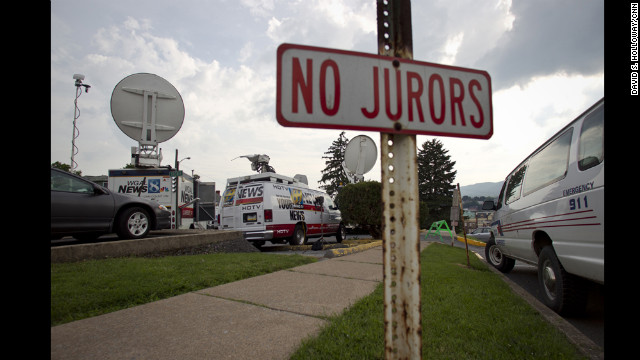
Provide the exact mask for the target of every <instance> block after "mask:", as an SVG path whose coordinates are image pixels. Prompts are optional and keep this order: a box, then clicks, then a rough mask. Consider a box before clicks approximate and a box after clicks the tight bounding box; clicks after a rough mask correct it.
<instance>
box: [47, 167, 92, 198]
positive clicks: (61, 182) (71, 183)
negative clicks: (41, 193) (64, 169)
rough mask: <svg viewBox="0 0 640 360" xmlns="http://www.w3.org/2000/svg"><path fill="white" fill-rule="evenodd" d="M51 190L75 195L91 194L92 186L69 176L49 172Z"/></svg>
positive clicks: (52, 171)
mask: <svg viewBox="0 0 640 360" xmlns="http://www.w3.org/2000/svg"><path fill="white" fill-rule="evenodd" d="M51 190H52V191H66V192H75V193H93V191H94V190H93V185H92V184H91V183H88V182H86V181H83V180H81V179H78V178H76V177H74V176H72V175H70V174H65V173H61V172H58V171H54V170H51Z"/></svg>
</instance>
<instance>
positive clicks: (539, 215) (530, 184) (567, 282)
mask: <svg viewBox="0 0 640 360" xmlns="http://www.w3.org/2000/svg"><path fill="white" fill-rule="evenodd" d="M483 210H495V211H496V212H495V215H494V220H495V221H494V222H493V223H492V224H491V227H492V229H491V232H492V235H491V237H490V238H489V241H487V245H486V247H485V254H486V259H487V262H489V263H490V264H491V265H493V266H494V267H495V268H497V269H498V270H500V271H502V272H504V273H507V272H509V271H511V270H512V269H513V267H514V264H515V261H516V260H519V261H523V262H525V263H529V264H533V265H537V267H538V283H539V286H540V288H541V292H542V295H543V299H544V302H545V303H546V305H547V306H548V307H550V308H551V309H553V310H554V311H556V312H558V313H560V314H568V313H579V312H580V311H581V310H583V309H584V306H585V304H586V298H587V291H586V290H587V286H586V285H587V283H586V282H585V279H586V280H590V281H594V282H597V283H600V284H604V98H602V99H601V100H600V101H598V102H597V103H595V104H594V105H593V106H591V107H590V108H589V109H588V110H587V111H585V112H584V113H582V114H581V115H580V116H578V117H577V118H576V119H575V120H573V121H572V122H571V123H569V124H568V125H567V126H565V127H564V128H562V129H561V130H560V131H559V132H558V133H556V134H555V135H554V136H553V137H551V138H550V139H549V140H547V141H546V142H545V143H544V144H543V145H542V146H540V147H539V148H538V149H536V150H535V151H534V152H533V153H532V154H531V155H530V156H529V157H527V158H526V159H525V160H524V161H523V162H522V163H520V164H519V165H518V166H517V167H516V168H515V169H514V170H513V171H512V172H511V173H510V174H509V175H508V176H507V178H506V179H505V181H504V184H503V185H502V189H501V190H500V195H499V196H498V202H497V204H494V203H493V201H488V202H485V203H484V204H483Z"/></svg>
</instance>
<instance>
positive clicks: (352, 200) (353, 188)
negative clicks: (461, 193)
mask: <svg viewBox="0 0 640 360" xmlns="http://www.w3.org/2000/svg"><path fill="white" fill-rule="evenodd" d="M348 143H349V141H348V139H347V138H346V136H345V132H344V131H343V132H341V133H340V135H339V136H338V139H336V140H335V141H333V142H332V144H331V146H329V148H328V150H327V151H326V152H325V153H324V156H323V157H322V158H323V159H325V165H326V167H325V169H324V170H322V177H321V179H320V180H319V181H318V183H321V184H322V185H320V186H319V187H320V188H321V189H323V190H324V191H326V192H327V193H328V194H329V195H331V196H332V197H334V198H335V200H336V203H337V204H338V206H339V207H340V209H341V212H342V218H343V221H345V222H351V223H357V224H360V225H362V226H364V227H367V228H368V229H369V230H370V232H371V235H372V236H375V235H374V234H376V233H378V231H379V228H380V226H381V224H380V221H381V218H382V208H381V191H382V187H381V184H380V182H378V181H364V182H363V183H357V184H349V181H348V178H347V176H346V173H345V170H344V169H343V167H342V163H343V161H344V150H345V149H346V147H347V144H348ZM448 152H449V151H448V150H446V149H445V148H444V146H443V144H442V142H441V141H440V140H438V139H435V138H434V139H431V140H427V141H425V142H424V143H423V144H422V145H421V147H419V148H418V154H417V160H418V164H417V165H418V193H419V199H420V205H419V206H420V219H419V221H420V227H421V228H427V229H428V228H429V226H430V225H431V223H433V222H435V221H439V220H447V221H448V220H449V216H450V209H451V202H452V197H453V190H454V189H455V185H454V183H453V181H454V179H455V177H456V173H457V171H456V170H453V167H454V166H455V164H456V162H455V161H452V160H451V156H450V155H448Z"/></svg>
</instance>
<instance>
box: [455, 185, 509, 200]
mask: <svg viewBox="0 0 640 360" xmlns="http://www.w3.org/2000/svg"><path fill="white" fill-rule="evenodd" d="M501 186H502V181H500V182H483V183H477V184H472V185H466V186H460V193H461V194H462V196H469V197H476V196H492V197H496V198H497V197H498V193H499V192H500V187H501Z"/></svg>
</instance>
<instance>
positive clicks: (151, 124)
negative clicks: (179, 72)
mask: <svg viewBox="0 0 640 360" xmlns="http://www.w3.org/2000/svg"><path fill="white" fill-rule="evenodd" d="M111 115H112V116H113V120H114V121H115V122H116V125H118V128H120V130H121V131H122V132H123V133H125V135H127V136H129V137H130V138H132V139H133V140H136V141H138V143H139V145H140V148H139V149H137V148H135V147H134V148H132V154H131V157H132V162H133V159H135V164H134V165H136V166H160V161H161V160H162V154H158V152H157V145H158V144H159V143H161V142H164V141H167V140H169V139H171V138H172V137H173V136H174V135H175V134H176V133H177V132H178V131H179V130H180V128H181V127H182V123H183V121H184V103H183V101H182V97H181V96H180V93H179V92H178V90H176V88H175V87H173V85H171V83H169V82H168V81H167V80H165V79H163V78H161V77H160V76H158V75H154V74H148V73H138V74H133V75H129V76H127V77H126V78H124V79H122V80H121V81H120V82H119V83H118V84H117V85H116V87H115V88H114V89H113V93H112V94H111ZM134 151H135V154H134Z"/></svg>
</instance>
